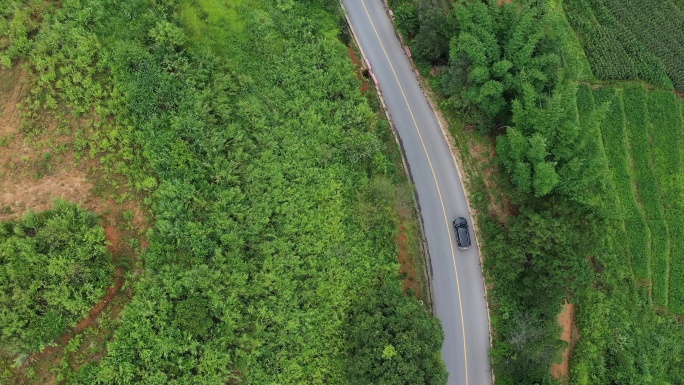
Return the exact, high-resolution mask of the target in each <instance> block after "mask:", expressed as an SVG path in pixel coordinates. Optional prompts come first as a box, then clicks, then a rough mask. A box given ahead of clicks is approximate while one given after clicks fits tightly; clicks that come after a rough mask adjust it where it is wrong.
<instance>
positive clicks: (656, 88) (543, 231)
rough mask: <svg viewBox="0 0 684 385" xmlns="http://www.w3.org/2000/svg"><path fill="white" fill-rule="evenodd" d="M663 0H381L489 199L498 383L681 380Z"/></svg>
mask: <svg viewBox="0 0 684 385" xmlns="http://www.w3.org/2000/svg"><path fill="white" fill-rule="evenodd" d="M647 3H648V4H647ZM657 3H658V4H655V3H653V2H642V1H628V2H626V3H625V2H624V1H623V2H611V1H591V2H582V1H563V2H561V1H555V0H549V1H524V0H521V1H510V2H508V1H483V2H471V1H450V0H390V1H389V4H388V5H389V6H390V7H391V9H392V10H393V14H394V19H395V24H396V26H397V28H398V30H399V31H400V32H401V33H402V34H403V36H404V38H405V41H406V42H407V44H408V45H409V47H410V48H411V50H412V52H413V54H414V59H415V60H416V65H417V67H418V68H419V70H420V71H421V73H422V75H423V77H424V83H425V84H426V85H427V86H429V88H430V89H431V91H432V93H433V96H434V97H435V99H436V100H438V101H439V104H440V106H441V107H442V110H443V112H444V116H445V118H446V119H447V120H448V122H449V126H450V130H451V133H452V135H453V136H454V139H455V140H454V144H455V145H456V147H457V148H458V154H457V155H458V156H459V157H460V159H461V161H462V163H463V165H464V169H465V172H466V174H467V175H468V178H467V179H468V181H467V185H468V186H467V190H468V191H469V195H470V201H471V203H472V204H473V205H474V208H475V209H476V210H477V211H478V212H479V216H478V221H477V222H478V227H479V239H481V243H482V252H483V258H484V261H485V266H484V267H485V273H486V275H487V282H488V287H489V294H490V298H489V300H490V306H491V308H492V327H493V331H494V347H493V351H492V356H493V362H494V371H495V375H496V379H497V382H498V383H504V384H509V383H510V384H520V383H526V384H527V383H555V382H557V381H569V382H570V383H577V384H608V383H627V382H629V383H649V382H658V381H660V382H667V383H678V382H682V381H684V377H683V376H684V374H683V373H682V370H681V367H682V365H681V358H679V357H680V353H679V352H681V346H682V339H683V338H684V328H683V327H682V324H681V323H680V321H679V319H680V318H679V317H680V316H681V310H680V308H679V305H678V303H679V301H681V298H683V297H682V296H681V295H679V291H680V289H679V288H680V287H681V284H680V283H679V278H678V277H679V272H678V271H679V269H680V268H679V266H680V265H681V264H679V263H676V262H673V261H674V260H676V259H677V258H680V255H681V252H680V251H679V247H680V246H679V243H681V241H682V240H684V237H682V235H681V234H679V233H678V232H679V231H680V228H681V226H678V225H676V223H678V222H677V221H678V216H679V214H680V213H681V212H682V211H681V208H679V207H678V205H679V202H682V193H681V191H680V186H681V183H680V182H679V181H680V176H679V175H680V174H681V167H679V164H680V162H681V159H680V157H681V153H682V148H684V147H682V143H681V130H682V127H684V125H683V124H682V120H681V119H682V118H681V116H682V115H681V111H682V100H681V97H680V96H677V93H676V92H677V90H678V88H677V87H678V86H677V85H676V84H677V76H679V75H677V74H678V72H677V71H678V67H677V66H678V65H679V64H678V61H677V60H675V59H672V58H674V57H676V55H678V54H680V53H681V52H682V51H681V49H678V48H671V45H677V44H679V45H681V44H682V43H683V42H682V41H680V40H681V39H680V38H679V35H680V32H679V29H677V27H676V26H677V25H678V23H679V19H681V18H679V19H677V15H679V14H680V13H681V12H682V10H681V7H679V5H678V4H677V3H676V2H672V1H670V2H667V1H664V2H657ZM670 19H672V20H674V19H677V20H674V21H673V22H672V23H669V22H666V20H670ZM654 23H657V25H655V24H654ZM675 29H676V31H675ZM599 30H601V31H603V33H598V32H600V31H599ZM597 31H598V32H597ZM606 36H608V37H606ZM625 37H628V38H625ZM596 39H599V41H597V40H596ZM600 39H603V40H600ZM611 39H612V40H611ZM611 41H612V43H611ZM617 41H619V42H620V44H617V43H616V42H617ZM606 42H608V43H606ZM668 47H670V48H668ZM618 49H619V50H622V51H620V52H622V53H621V54H620V53H619V52H614V51H615V50H618ZM635 52H636V53H639V55H636V54H634V53H635ZM637 58H638V59H637ZM628 59H629V60H628ZM635 60H636V61H635ZM679 62H681V61H679ZM618 80H622V81H618ZM665 175H668V177H666V176H665ZM566 303H572V304H573V305H574V309H575V312H574V320H573V321H571V322H570V323H568V322H567V321H566V323H565V325H566V327H570V328H572V327H573V326H572V325H573V324H574V325H576V327H577V331H576V332H575V333H571V335H574V337H573V339H571V341H572V346H573V350H572V352H570V354H569V360H570V365H568V366H565V368H566V369H565V370H562V368H563V367H562V366H561V367H560V368H561V371H557V370H554V372H553V375H552V373H551V371H550V368H551V366H552V364H553V363H554V362H559V361H560V360H561V356H560V352H561V350H563V349H565V348H566V347H567V346H568V344H567V342H563V341H560V337H561V333H560V330H559V329H558V326H557V317H556V316H557V314H558V313H559V312H560V311H561V308H562V306H563V305H564V304H566ZM565 308H567V306H565Z"/></svg>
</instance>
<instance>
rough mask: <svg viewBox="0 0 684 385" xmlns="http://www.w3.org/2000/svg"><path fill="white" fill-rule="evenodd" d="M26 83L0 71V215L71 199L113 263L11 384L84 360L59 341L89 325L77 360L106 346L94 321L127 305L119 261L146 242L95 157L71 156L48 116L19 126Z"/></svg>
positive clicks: (67, 139) (19, 73)
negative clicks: (95, 228)
mask: <svg viewBox="0 0 684 385" xmlns="http://www.w3.org/2000/svg"><path fill="white" fill-rule="evenodd" d="M29 85H30V79H28V78H27V75H26V73H25V72H24V71H23V70H21V69H20V68H19V66H15V67H14V68H12V69H0V221H6V220H11V219H16V218H19V217H21V216H22V215H23V214H25V213H26V212H28V211H29V210H34V211H43V210H46V209H49V208H50V207H51V206H52V202H53V201H54V200H55V199H57V198H61V199H64V200H67V201H72V202H77V203H79V204H80V205H82V206H83V207H85V208H87V209H88V210H90V211H93V212H95V213H97V214H98V215H100V217H101V218H102V225H103V226H104V228H105V238H106V240H107V243H108V248H109V251H110V252H111V253H112V256H113V259H114V263H115V264H117V265H118V266H117V267H116V269H115V274H114V276H113V279H112V284H111V286H110V287H109V289H108V290H107V292H106V294H105V296H104V297H103V298H102V299H101V300H100V301H99V302H98V303H96V304H94V305H93V307H92V308H91V309H90V311H89V312H88V315H87V317H85V318H84V319H82V320H81V321H80V322H79V323H78V324H77V325H76V326H75V327H73V328H72V329H71V330H66V331H65V332H64V334H63V335H62V336H61V337H60V338H59V339H58V340H56V341H55V342H56V345H54V346H50V347H48V348H46V349H44V350H43V351H41V352H37V353H35V354H33V355H31V356H29V357H28V358H27V359H25V360H24V361H23V362H24V364H23V365H21V366H19V367H17V368H16V370H15V373H14V376H15V377H14V380H13V381H14V382H13V383H16V384H28V383H41V384H51V383H56V380H57V375H58V373H57V372H56V371H54V370H52V369H54V368H55V367H58V364H59V362H60V361H61V360H63V359H65V358H66V359H67V360H68V361H69V363H70V364H71V365H72V367H77V366H79V365H80V364H82V363H83V362H80V361H78V362H75V361H74V360H73V359H72V358H73V356H74V353H69V352H65V347H66V346H67V345H68V344H69V342H70V341H71V340H72V339H73V338H74V337H75V336H77V335H79V334H80V333H83V332H84V331H86V329H89V328H94V329H93V330H94V332H93V333H86V334H89V337H84V338H85V339H88V338H90V339H93V340H98V341H100V342H99V346H100V348H99V349H100V350H99V351H97V352H95V353H93V354H92V355H88V354H80V352H77V353H76V355H79V354H80V355H81V356H83V357H84V358H82V359H81V360H86V361H88V360H97V359H99V358H100V357H101V356H102V355H103V354H104V353H105V352H106V350H105V349H106V345H105V341H106V338H109V337H107V335H109V334H110V333H111V331H109V330H103V328H102V325H101V322H99V319H100V318H102V317H105V318H107V319H110V320H112V319H115V318H116V317H118V314H119V312H120V311H121V309H122V308H123V307H124V306H125V304H126V303H127V299H126V298H128V297H130V293H127V292H128V291H130V290H128V291H123V292H122V290H121V288H122V287H123V285H124V283H125V279H124V268H123V267H121V266H122V264H123V266H125V265H131V264H132V263H134V261H135V259H136V258H137V257H136V254H137V251H138V250H139V249H140V248H144V247H145V246H146V240H145V239H144V237H143V236H142V234H144V230H145V229H146V228H147V223H146V219H145V218H144V214H143V211H142V210H141V208H140V207H139V205H138V204H137V202H135V201H131V200H128V201H125V202H122V203H118V202H116V201H115V197H116V196H117V194H120V193H122V191H118V190H117V191H113V190H112V189H111V188H107V187H102V186H105V184H104V181H103V180H102V179H103V178H104V177H103V175H101V174H102V173H101V172H99V161H98V159H86V160H81V161H79V162H76V161H75V159H74V152H73V150H72V143H73V141H74V137H73V135H72V134H71V133H59V132H57V130H56V127H55V126H54V125H53V126H51V125H50V117H49V116H46V117H45V120H46V121H47V123H48V124H47V126H48V127H47V129H46V130H45V131H44V132H40V133H39V134H31V135H28V134H26V132H25V130H23V129H22V127H21V123H22V115H21V106H20V103H21V101H22V100H23V99H24V97H25V96H26V95H27V91H28V88H29ZM132 241H134V242H132ZM136 242H137V246H136ZM105 313H106V314H105ZM86 345H88V344H85V343H84V344H81V346H86ZM68 354H71V356H67V355H68ZM70 357H71V358H70ZM29 368H31V371H33V372H34V373H35V377H34V378H33V379H31V380H29V379H28V378H27V377H26V374H27V372H28V371H29Z"/></svg>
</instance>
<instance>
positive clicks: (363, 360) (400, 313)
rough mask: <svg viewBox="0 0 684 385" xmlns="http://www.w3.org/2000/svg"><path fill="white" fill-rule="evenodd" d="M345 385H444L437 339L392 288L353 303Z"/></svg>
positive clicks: (418, 311)
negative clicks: (346, 384)
mask: <svg viewBox="0 0 684 385" xmlns="http://www.w3.org/2000/svg"><path fill="white" fill-rule="evenodd" d="M348 328H349V338H350V340H351V343H350V350H351V352H350V356H349V361H348V363H347V382H346V383H348V384H359V385H366V384H368V385H370V384H382V385H395V384H406V385H409V384H411V385H413V384H425V385H428V384H429V385H433V384H446V382H447V373H446V371H445V370H444V364H443V363H442V360H441V357H440V355H439V349H440V347H441V345H442V339H443V338H444V337H443V333H442V330H441V326H440V324H439V321H438V320H436V319H435V318H432V317H429V316H428V314H427V313H425V311H423V309H422V308H421V306H420V305H419V304H418V303H417V302H416V301H415V300H413V299H412V298H407V297H405V296H404V295H403V294H402V292H401V289H400V288H399V285H397V284H396V283H390V284H385V285H383V286H382V287H380V288H377V289H374V290H373V291H372V292H371V293H370V294H369V295H367V296H362V297H360V298H359V300H358V302H357V304H356V305H355V306H354V308H353V310H352V312H351V319H350V321H349V326H348Z"/></svg>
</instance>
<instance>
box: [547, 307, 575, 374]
mask: <svg viewBox="0 0 684 385" xmlns="http://www.w3.org/2000/svg"><path fill="white" fill-rule="evenodd" d="M574 320H575V305H574V304H571V303H570V304H565V305H563V310H562V311H561V312H560V314H558V323H559V324H560V326H561V327H562V328H563V334H562V336H561V339H562V340H563V341H565V342H567V343H568V347H567V348H566V349H565V351H563V362H562V363H560V364H553V365H552V366H551V374H552V375H553V377H554V378H556V379H558V380H561V381H563V383H565V384H567V383H568V380H569V378H568V373H569V372H570V351H571V350H572V344H573V341H575V339H576V336H575V334H576V331H575V325H574Z"/></svg>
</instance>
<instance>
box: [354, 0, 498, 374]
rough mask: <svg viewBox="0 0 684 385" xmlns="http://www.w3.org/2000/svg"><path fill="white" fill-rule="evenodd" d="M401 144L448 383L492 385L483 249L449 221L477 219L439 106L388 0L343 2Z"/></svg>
mask: <svg viewBox="0 0 684 385" xmlns="http://www.w3.org/2000/svg"><path fill="white" fill-rule="evenodd" d="M342 3H343V5H344V8H345V10H346V12H347V15H348V18H349V22H350V23H351V27H352V30H353V31H354V34H355V36H356V37H357V39H358V41H359V44H360V47H361V50H362V52H363V55H364V57H365V58H366V59H367V60H368V62H369V63H370V65H371V68H372V70H371V71H372V73H373V74H374V76H375V78H376V79H377V82H378V83H379V85H380V91H381V92H382V96H383V99H384V100H385V104H386V105H387V109H388V111H389V114H390V116H391V119H392V122H393V123H394V125H395V127H396V129H397V131H398V134H399V137H400V140H401V142H402V145H403V150H404V154H405V157H406V160H407V162H408V165H409V168H410V170H411V175H412V178H413V182H414V183H415V185H416V190H417V193H418V202H419V204H420V211H421V212H420V214H421V216H422V218H423V222H424V229H425V236H426V238H427V243H428V250H429V253H430V258H431V260H432V271H433V274H432V288H433V300H434V307H435V313H436V316H437V317H438V318H439V319H440V320H441V321H442V326H443V327H444V334H445V340H444V347H443V348H442V359H443V360H444V362H445V364H446V367H447V370H448V371H449V382H448V384H449V385H457V384H458V385H482V384H486V385H489V384H491V383H492V374H491V367H490V359H489V353H488V351H489V321H488V318H487V308H486V306H487V304H486V299H485V294H484V284H483V279H482V269H481V267H480V263H479V249H478V246H477V241H476V239H475V234H474V233H473V228H472V226H471V227H470V235H471V239H472V241H473V246H472V247H471V248H470V250H467V251H461V250H459V249H458V247H457V245H456V238H455V233H454V230H453V227H452V226H451V220H452V219H453V218H454V217H457V216H461V217H465V218H467V219H468V223H469V224H471V223H472V220H471V218H470V213H469V211H468V205H467V203H466V198H465V194H464V191H463V186H462V184H461V180H460V178H459V175H458V172H457V166H456V164H455V162H454V160H453V157H452V155H451V152H450V150H449V147H448V145H447V142H446V140H445V138H444V135H443V133H442V131H441V128H440V126H439V122H438V121H437V118H436V116H435V113H434V111H433V110H432V109H431V108H430V105H429V104H428V102H427V100H426V99H425V96H424V94H423V92H422V91H421V89H420V87H419V85H418V81H417V80H416V78H415V73H414V71H413V69H412V67H411V65H410V63H409V61H408V58H407V56H406V53H405V51H404V49H403V47H402V46H401V44H400V43H399V40H398V39H397V37H396V35H395V34H394V28H393V26H392V23H391V22H390V19H389V16H388V15H387V13H386V11H385V9H384V6H383V3H382V0H342Z"/></svg>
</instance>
